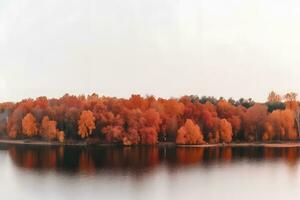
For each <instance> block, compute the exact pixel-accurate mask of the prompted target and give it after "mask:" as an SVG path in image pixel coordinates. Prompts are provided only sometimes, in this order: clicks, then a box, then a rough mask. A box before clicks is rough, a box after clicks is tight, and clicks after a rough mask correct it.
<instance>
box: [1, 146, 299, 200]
mask: <svg viewBox="0 0 300 200" xmlns="http://www.w3.org/2000/svg"><path fill="white" fill-rule="evenodd" d="M299 156H300V148H264V147H234V148H232V147H223V148H222V147H220V148H180V147H177V148H176V147H50V146H48V147H45V146H27V145H24V146H22V145H0V194H1V196H2V198H1V199H5V200H7V199H16V200H18V199H20V200H24V199H25V200H27V199H30V200H41V199H43V200H48V199H49V200H54V199H55V200H61V199H72V200H77V199H78V200H83V199H88V200H94V199H107V200H110V199H125V200H127V199H128V200H129V199H130V200H134V199H136V200H139V199H140V200H148V199H149V200H154V199H170V200H176V199H192V198H197V199H228V200H233V199H264V200H265V199H273V200H274V199H291V198H293V199H297V198H299V197H300V168H299V166H300V165H299V164H300V163H299Z"/></svg>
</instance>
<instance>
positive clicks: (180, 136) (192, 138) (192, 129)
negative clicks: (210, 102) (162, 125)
mask: <svg viewBox="0 0 300 200" xmlns="http://www.w3.org/2000/svg"><path fill="white" fill-rule="evenodd" d="M176 143H177V144H203V143H204V141H203V134H202V132H201V130H200V128H199V126H198V125H197V124H194V122H193V121H192V120H191V119H187V120H186V122H185V124H184V125H183V126H182V127H181V128H180V129H179V130H178V133H177V137H176Z"/></svg>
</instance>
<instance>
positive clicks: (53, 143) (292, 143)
mask: <svg viewBox="0 0 300 200" xmlns="http://www.w3.org/2000/svg"><path fill="white" fill-rule="evenodd" d="M1 144H11V145H32V146H81V147H82V146H101V147H105V146H107V147H114V146H119V147H126V145H120V144H108V143H88V142H86V141H69V142H68V141H67V142H65V143H60V142H57V141H38V140H28V139H19V140H11V139H0V145H1ZM134 146H135V147H138V146H158V147H160V146H164V147H173V146H176V147H179V148H214V147H272V148H286V147H300V141H286V142H276V141H274V142H267V143H264V142H240V143H236V142H235V143H218V144H199V145H180V144H175V143H172V142H161V143H158V144H157V145H133V147H134Z"/></svg>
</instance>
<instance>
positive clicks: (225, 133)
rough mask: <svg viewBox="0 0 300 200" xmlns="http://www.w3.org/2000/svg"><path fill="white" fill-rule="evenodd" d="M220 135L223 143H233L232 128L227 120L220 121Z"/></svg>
mask: <svg viewBox="0 0 300 200" xmlns="http://www.w3.org/2000/svg"><path fill="white" fill-rule="evenodd" d="M219 133H220V139H221V141H222V142H226V143H230V142H231V141H232V135H233V134H232V127H231V124H230V123H229V122H228V121H227V120H226V119H221V120H220V128H219Z"/></svg>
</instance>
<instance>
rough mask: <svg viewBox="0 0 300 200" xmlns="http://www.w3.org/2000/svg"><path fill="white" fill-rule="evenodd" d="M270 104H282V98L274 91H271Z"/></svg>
mask: <svg viewBox="0 0 300 200" xmlns="http://www.w3.org/2000/svg"><path fill="white" fill-rule="evenodd" d="M268 102H269V103H278V102H281V96H280V95H279V94H277V93H275V92H274V91H271V92H270V94H269V96H268Z"/></svg>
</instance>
